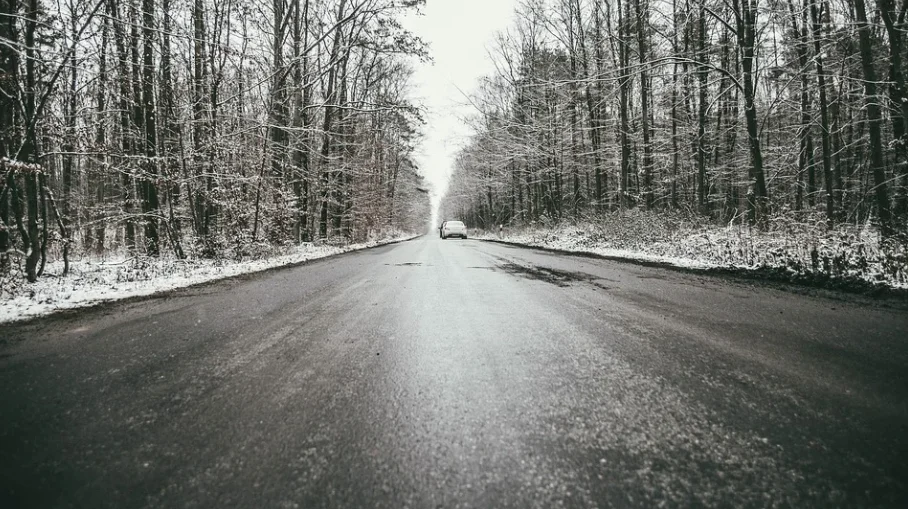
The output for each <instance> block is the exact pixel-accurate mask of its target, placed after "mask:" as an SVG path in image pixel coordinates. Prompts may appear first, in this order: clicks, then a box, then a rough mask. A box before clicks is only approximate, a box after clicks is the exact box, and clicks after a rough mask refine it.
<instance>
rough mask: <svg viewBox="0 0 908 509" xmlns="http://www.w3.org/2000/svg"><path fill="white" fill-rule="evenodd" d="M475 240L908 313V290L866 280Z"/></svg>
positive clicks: (494, 240)
mask: <svg viewBox="0 0 908 509" xmlns="http://www.w3.org/2000/svg"><path fill="white" fill-rule="evenodd" d="M472 239H473V240H480V241H483V242H491V243H493V244H501V245H506V246H519V247H522V248H526V249H536V250H539V251H546V252H549V253H556V254H561V255H568V256H576V257H579V258H592V259H599V260H608V261H613V262H618V263H625V264H629V265H637V266H641V267H653V268H659V269H666V270H670V271H673V272H681V273H686V274H693V275H700V276H713V277H719V278H725V279H734V280H738V281H746V282H750V283H761V284H766V285H769V286H772V287H774V288H777V289H782V290H784V291H787V292H790V293H797V294H804V293H805V292H812V293H814V294H815V295H817V296H823V297H827V298H833V299H835V300H846V299H847V300H854V298H855V297H857V298H863V299H867V300H868V301H869V302H868V303H873V304H875V305H881V306H883V307H892V308H897V309H906V310H908V288H893V287H891V286H888V285H883V284H874V283H871V282H869V281H864V280H852V279H844V278H833V277H828V276H816V275H792V274H790V273H787V272H784V271H783V270H781V269H774V268H769V267H763V268H756V269H751V268H744V267H686V266H682V265H676V264H673V263H670V262H664V261H658V260H645V259H639V258H630V257H623V256H615V255H604V254H599V253H593V252H591V251H570V250H567V249H559V248H555V247H548V246H538V245H533V244H525V243H522V242H515V241H508V240H503V239H490V238H482V237H472Z"/></svg>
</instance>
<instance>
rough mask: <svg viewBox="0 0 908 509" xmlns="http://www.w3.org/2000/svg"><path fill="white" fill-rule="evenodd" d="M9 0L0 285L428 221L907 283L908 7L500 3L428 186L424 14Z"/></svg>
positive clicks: (394, 1) (1, 87)
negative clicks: (417, 81) (444, 166)
mask: <svg viewBox="0 0 908 509" xmlns="http://www.w3.org/2000/svg"><path fill="white" fill-rule="evenodd" d="M435 1H441V0H435ZM0 5H2V7H0V101H2V104H0V158H2V159H0V277H6V278H11V277H12V278H17V279H24V280H28V281H31V282H34V281H36V280H37V279H38V278H39V277H40V276H41V275H42V273H43V272H44V270H45V266H46V265H47V263H48V262H49V261H53V262H61V263H62V264H63V269H62V272H63V274H65V273H66V272H67V271H68V270H69V266H70V259H71V258H72V257H73V256H76V257H79V258H85V257H91V256H99V255H104V254H105V253H120V254H121V255H125V256H132V257H134V258H136V259H139V258H143V259H157V258H159V257H167V258H173V259H178V260H181V259H197V260H198V259H223V258H230V259H244V258H246V257H262V256H269V255H270V254H273V253H275V252H276V251H275V249H278V248H280V247H281V246H293V245H301V244H313V245H316V244H317V245H334V246H340V245H348V244H352V243H356V242H363V241H367V240H370V239H375V238H378V237H382V236H388V235H395V234H403V233H404V232H409V233H422V232H424V231H425V229H426V224H427V223H428V221H429V218H430V217H437V218H439V219H440V220H442V219H462V220H464V221H465V222H466V223H467V225H468V226H469V227H471V228H476V229H481V230H487V231H498V230H499V226H503V227H505V228H507V229H509V230H511V231H514V232H517V231H527V230H529V229H533V230H534V231H537V232H538V231H542V232H543V233H551V232H554V231H557V230H558V229H559V228H562V227H564V226H565V225H572V227H576V226H577V225H592V226H591V228H592V230H595V231H594V232H593V233H590V231H592V230H590V228H587V230H586V233H584V234H583V235H586V236H588V237H590V238H587V239H586V240H582V241H581V243H583V242H592V243H596V242H600V243H601V242H602V241H603V240H602V239H606V240H607V241H608V242H610V243H611V244H609V245H610V246H612V247H619V248H622V249H630V250H632V251H647V250H650V249H653V246H655V245H657V244H659V243H662V244H664V245H667V246H670V248H666V249H663V248H659V254H672V255H681V256H685V257H691V258H697V259H704V258H706V259H708V260H709V261H710V262H711V263H720V264H721V263H728V264H744V265H755V264H760V263H764V262H766V263H769V262H772V263H776V264H780V265H782V266H786V267H788V268H791V269H792V270H795V271H802V270H803V269H804V268H805V267H807V268H808V269H812V270H814V271H817V270H820V271H822V272H825V273H827V274H829V275H842V274H845V273H846V272H848V271H849V270H851V269H852V268H855V267H857V269H856V270H859V271H864V270H865V268H866V267H867V266H868V265H873V264H876V265H877V266H879V267H880V269H879V270H880V271H882V272H880V273H879V274H876V275H873V277H874V278H877V279H880V278H883V279H886V280H888V281H895V282H905V281H908V273H906V267H908V255H906V247H905V246H906V242H905V233H906V217H908V90H906V86H905V81H906V77H905V74H906V71H905V69H904V65H905V64H904V63H903V59H905V58H906V57H908V50H906V47H908V42H906V41H905V40H904V39H905V34H906V32H905V27H906V19H905V18H906V12H908V0H906V1H903V2H901V3H900V4H895V3H894V2H893V1H892V0H876V1H875V2H873V3H868V2H866V0H842V1H822V0H689V1H688V0H685V1H681V0H671V1H667V0H666V1H652V0H601V1H599V0H524V1H522V2H519V3H518V7H517V9H516V11H515V12H514V17H513V21H512V23H511V25H510V27H509V28H508V29H507V30H505V31H503V32H501V33H499V34H498V36H497V39H496V40H495V41H494V42H492V43H491V44H490V45H489V47H488V50H489V55H488V57H489V58H491V59H492V60H494V63H495V69H496V71H495V72H494V73H493V74H492V75H489V76H486V77H485V78H483V79H482V80H480V83H478V86H477V88H476V89H475V90H472V91H467V92H466V94H467V98H466V100H467V101H468V102H469V104H470V107H471V108H472V111H473V114H472V115H471V116H469V118H466V119H464V120H465V121H466V122H468V123H469V125H470V127H471V129H472V132H473V135H472V136H471V137H470V138H469V139H468V140H466V141H465V142H463V144H462V145H463V146H462V148H461V149H460V152H459V153H458V155H457V157H456V158H455V160H454V161H453V168H452V173H451V177H450V180H449V183H448V186H447V190H446V191H445V190H444V189H433V188H432V185H431V184H430V183H429V182H428V181H427V180H426V178H425V172H424V168H419V167H418V164H417V160H418V157H417V153H418V151H419V150H420V141H421V138H422V137H423V135H424V133H425V132H426V131H427V130H430V129H432V126H431V125H428V124H427V123H426V121H425V120H424V119H425V110H424V109H423V108H422V107H421V105H420V104H417V103H416V102H415V101H414V100H413V99H412V97H413V94H412V93H411V92H412V90H411V88H412V86H413V83H412V82H413V72H414V71H413V66H414V63H415V62H428V61H430V60H431V48H430V47H429V46H428V45H427V44H425V43H424V42H423V41H422V40H420V38H419V37H417V36H416V35H414V34H413V33H411V32H410V31H409V30H407V29H406V27H405V24H404V23H402V19H404V17H405V16H407V15H408V14H412V13H418V12H419V10H420V7H421V6H423V5H424V1H423V0H261V1H251V2H249V1H241V0H219V1H211V0H191V1H188V0H96V1H95V0H2V2H0ZM469 36H470V34H469V33H465V34H464V37H469ZM433 193H436V194H438V193H443V195H442V196H441V204H440V210H439V211H433V210H432V199H431V196H432V194H433ZM717 232H719V233H717ZM742 232H743V233H742ZM716 235H718V237H717V236H716ZM732 237H733V238H732ZM745 237H746V238H745ZM692 238H694V239H700V240H697V241H696V242H699V243H700V245H694V244H695V243H696V242H694V243H692V242H691V240H690V239H692ZM702 239H706V240H705V241H703V240H702ZM742 239H744V240H742ZM760 239H763V240H760ZM767 239H769V240H770V241H769V242H764V241H766V240H767ZM780 240H783V241H784V242H782V243H780ZM745 241H746V242H745ZM616 242H617V244H615V243H616ZM742 246H744V247H742ZM856 246H857V247H856ZM767 256H769V257H770V258H772V259H771V260H770V259H767V258H766V257H767ZM868 257H870V258H872V259H870V258H868ZM880 274H882V275H880Z"/></svg>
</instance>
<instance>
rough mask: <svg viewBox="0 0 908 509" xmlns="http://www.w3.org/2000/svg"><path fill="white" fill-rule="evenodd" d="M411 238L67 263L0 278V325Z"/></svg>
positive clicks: (50, 264)
mask: <svg viewBox="0 0 908 509" xmlns="http://www.w3.org/2000/svg"><path fill="white" fill-rule="evenodd" d="M414 237H416V236H415V235H409V236H396V237H391V238H387V239H382V240H378V241H375V240H373V241H369V242H365V243H362V244H351V245H347V246H342V247H338V246H328V245H315V244H311V243H304V244H301V245H299V246H296V247H294V248H292V249H291V250H290V251H289V252H288V253H286V254H283V255H280V256H274V257H268V258H262V259H258V260H248V261H239V262H232V261H228V260H209V259H195V260H178V259H175V258H171V259H167V258H161V259H151V258H126V259H120V260H107V261H102V262H98V261H89V260H84V261H71V262H70V273H69V274H68V275H67V276H65V277H63V276H61V275H60V274H62V272H63V263H62V262H59V261H58V262H53V263H48V264H47V267H46V269H45V274H44V276H42V277H41V278H40V279H39V280H38V281H37V282H35V283H32V284H28V283H22V282H21V281H15V282H13V281H12V280H11V279H10V278H6V279H0V323H5V322H13V321H19V320H26V319H29V318H34V317H37V316H43V315H47V314H50V313H53V312H56V311H60V310H64V309H75V308H81V307H87V306H92V305H95V304H99V303H103V302H109V301H114V300H119V299H126V298H129V297H139V296H146V295H152V294H155V293H160V292H164V291H167V290H173V289H176V288H184V287H187V286H192V285H196V284H199V283H204V282H208V281H214V280H217V279H224V278H228V277H232V276H237V275H240V274H249V273H254V272H260V271H263V270H267V269H271V268H275V267H282V266H285V265H292V264H296V263H301V262H305V261H309V260H315V259H318V258H325V257H328V256H332V255H336V254H340V253H345V252H348V251H356V250H360V249H366V248H370V247H375V246H379V245H383V244H389V243H392V242H400V241H403V240H409V239H412V238H414Z"/></svg>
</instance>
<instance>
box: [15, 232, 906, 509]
mask: <svg viewBox="0 0 908 509" xmlns="http://www.w3.org/2000/svg"><path fill="white" fill-rule="evenodd" d="M906 342H908V312H906V311H902V310H898V309H888V308H884V307H882V306H876V305H869V304H866V303H859V302H855V301H853V300H851V301H849V300H847V299H846V300H841V299H833V298H828V297H820V296H809V295H797V294H794V293H790V292H785V291H782V290H780V289H776V288H772V287H767V286H761V285H759V284H756V283H752V282H744V281H739V280H729V279H723V278H715V277H707V276H702V275H694V274H687V273H682V272H675V271H670V270H666V269H661V268H652V267H641V266H637V265H633V264H628V263H619V262H614V261H606V260H598V259H592V258H584V257H574V256H564V255H558V254H553V253H549V252H544V251H539V250H530V249H523V248H518V247H513V246H506V245H500V244H494V243H489V242H482V241H478V240H466V241H461V240H447V241H442V240H440V239H438V238H436V237H432V236H429V237H424V238H421V239H417V240H414V241H410V242H405V243H401V244H396V245H391V246H385V247H380V248H375V249H370V250H366V251H362V252H356V253H351V254H347V255H342V256H337V257H333V258H329V259H325V260H321V261H316V262H311V263H308V264H305V265H301V266H298V267H294V268H288V269H283V270H275V271H271V272H267V273H263V274H259V275H253V276H247V277H241V278H237V279H233V280H228V281H222V282H219V283H214V284H208V285H205V286H201V287H196V288H191V289H186V290H182V291H178V292H174V293H172V294H170V295H168V296H166V297H159V298H152V299H148V300H141V301H133V302H129V303H120V304H110V305H107V306H104V307H103V308H100V309H94V310H89V311H82V312H79V313H69V314H65V315H60V316H58V317H53V318H45V319H41V320H36V321H33V322H30V323H27V324H20V325H5V326H0V507H4V508H15V507H29V508H31V507H116V508H132V507H137V508H138V507H149V508H157V507H202V508H207V507H277V508H285V507H286V508H292V507H300V508H313V507H387V508H402V507H413V508H435V507H441V508H449V507H477V508H481V507H490V508H491V507H514V508H529V507H656V506H659V505H663V506H667V507H679V506H706V507H710V506H711V507H771V506H788V507H830V506H831V507H908V380H906V376H908V344H906Z"/></svg>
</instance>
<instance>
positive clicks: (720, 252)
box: [471, 218, 908, 290]
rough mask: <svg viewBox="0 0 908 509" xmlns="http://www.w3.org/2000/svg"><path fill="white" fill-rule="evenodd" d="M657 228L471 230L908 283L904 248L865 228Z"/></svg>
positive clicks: (541, 242)
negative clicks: (857, 232)
mask: <svg viewBox="0 0 908 509" xmlns="http://www.w3.org/2000/svg"><path fill="white" fill-rule="evenodd" d="M634 219H635V218H631V219H630V221H629V222H633V220H634ZM645 226H648V225H645ZM655 226H656V227H654V228H653V229H650V230H647V229H646V228H640V225H636V224H635V225H631V226H630V227H628V228H624V229H622V228H620V227H615V225H614V224H607V225H595V224H587V225H556V226H549V227H544V226H537V227H535V228H527V229H524V230H508V229H505V230H504V231H503V232H502V234H501V235H498V234H495V233H488V232H481V231H476V232H474V233H472V235H471V236H472V237H474V238H479V239H487V240H496V241H500V242H506V243H513V244H519V245H524V246H533V247H541V248H548V249H556V250H559V251H566V252H575V253H587V254H593V255H599V256H603V257H609V258H621V259H626V260H631V261H640V262H650V263H659V264H665V265H670V266H675V267H680V268H687V269H718V268H721V269H733V270H745V271H766V270H768V271H771V272H774V273H775V274H776V275H779V276H781V275H784V277H786V278H788V279H792V280H794V279H801V280H805V281H827V280H828V281H841V282H846V281H851V282H857V283H859V284H869V285H875V286H877V287H888V288H893V289H900V290H904V289H908V253H906V249H905V247H904V246H903V247H901V248H899V247H889V248H887V249H880V247H879V239H878V238H876V239H874V238H872V235H866V234H865V236H864V238H860V237H855V236H854V235H843V234H841V233H839V234H835V233H830V234H816V233H815V232H808V233H809V234H806V235H805V234H804V232H798V233H794V234H788V235H786V234H783V233H780V232H769V233H761V232H756V231H753V230H744V229H741V228H702V227H696V228H694V227H682V228H678V229H676V230H672V229H671V228H665V229H662V228H659V227H660V226H662V225H655ZM669 232H670V233H669Z"/></svg>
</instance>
